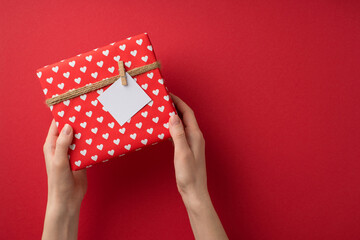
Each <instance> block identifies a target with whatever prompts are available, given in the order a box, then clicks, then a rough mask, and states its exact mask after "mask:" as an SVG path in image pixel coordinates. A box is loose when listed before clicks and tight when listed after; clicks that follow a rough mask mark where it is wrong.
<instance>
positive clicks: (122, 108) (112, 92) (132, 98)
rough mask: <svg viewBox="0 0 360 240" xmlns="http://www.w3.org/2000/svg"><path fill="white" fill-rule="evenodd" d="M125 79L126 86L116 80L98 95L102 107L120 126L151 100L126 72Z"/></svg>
mask: <svg viewBox="0 0 360 240" xmlns="http://www.w3.org/2000/svg"><path fill="white" fill-rule="evenodd" d="M126 79H127V86H123V85H122V84H121V81H120V80H117V81H116V82H114V83H113V84H112V85H111V86H110V87H109V88H108V89H106V91H104V92H103V93H101V94H100V95H99V97H98V99H99V101H100V102H101V104H102V105H103V106H104V108H105V109H106V110H107V111H108V112H109V113H110V114H111V115H112V116H113V117H114V118H115V120H116V121H117V122H118V123H119V124H120V126H122V125H123V124H124V123H125V122H126V121H128V120H129V119H130V118H131V117H132V116H134V115H135V114H136V113H137V112H138V111H140V109H142V108H143V107H144V106H145V105H146V104H148V103H149V102H150V101H151V98H150V97H149V96H148V95H147V94H146V93H145V92H144V90H143V89H142V88H141V87H140V86H139V85H138V84H137V83H136V81H135V80H134V79H133V78H132V77H131V76H130V75H129V74H128V73H126Z"/></svg>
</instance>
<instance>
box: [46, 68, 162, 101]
mask: <svg viewBox="0 0 360 240" xmlns="http://www.w3.org/2000/svg"><path fill="white" fill-rule="evenodd" d="M156 68H160V63H159V62H157V61H156V62H153V63H150V64H147V65H144V66H141V67H137V68H134V69H131V70H129V71H127V73H128V74H129V75H130V76H132V77H133V76H136V75H140V74H143V73H146V72H148V71H151V70H154V69H156ZM119 78H120V75H116V76H113V77H110V78H105V79H102V80H100V81H97V82H95V83H90V84H88V85H86V86H83V87H80V88H77V89H73V90H69V91H68V92H66V93H63V94H60V95H58V96H54V97H52V98H49V99H47V100H46V104H47V105H48V106H49V107H50V106H52V105H55V104H58V103H61V102H63V101H66V100H69V99H72V98H75V97H78V96H81V95H83V94H86V93H88V92H92V91H95V90H97V89H100V88H103V87H106V86H108V85H110V84H112V83H114V82H115V81H117V80H118V79H119Z"/></svg>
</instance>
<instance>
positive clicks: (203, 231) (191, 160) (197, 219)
mask: <svg viewBox="0 0 360 240" xmlns="http://www.w3.org/2000/svg"><path fill="white" fill-rule="evenodd" d="M170 95H171V98H172V100H173V101H174V104H175V106H176V107H177V109H178V110H179V112H180V113H181V115H182V118H183V123H182V121H181V119H180V118H179V116H177V115H174V116H171V117H170V120H169V122H170V128H169V129H170V134H171V137H172V139H173V141H174V145H175V152H174V165H175V175H176V183H177V187H178V190H179V192H180V195H181V197H182V199H183V201H184V204H185V206H186V209H187V212H188V215H189V218H190V224H191V227H192V230H193V233H194V236H195V238H196V239H197V240H199V239H207V240H210V239H228V238H227V236H226V233H225V230H224V228H223V226H222V224H221V222H220V219H219V217H218V216H217V214H216V211H215V209H214V206H213V205H212V202H211V199H210V195H209V192H208V188H207V183H206V164H205V140H204V137H203V135H202V133H201V131H200V129H199V126H198V124H197V121H196V118H195V115H194V112H193V111H192V110H191V108H190V107H189V106H188V105H187V104H186V103H185V102H184V101H182V100H181V99H180V98H179V97H177V96H175V95H174V94H170Z"/></svg>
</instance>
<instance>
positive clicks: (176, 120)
mask: <svg viewBox="0 0 360 240" xmlns="http://www.w3.org/2000/svg"><path fill="white" fill-rule="evenodd" d="M170 123H171V125H173V126H175V125H178V124H179V123H180V118H179V116H178V115H176V114H175V115H173V116H171V118H170Z"/></svg>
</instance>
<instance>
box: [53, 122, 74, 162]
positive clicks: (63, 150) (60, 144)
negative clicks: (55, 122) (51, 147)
mask: <svg viewBox="0 0 360 240" xmlns="http://www.w3.org/2000/svg"><path fill="white" fill-rule="evenodd" d="M72 140H73V129H72V127H71V126H70V125H69V124H65V126H64V127H63V128H62V130H61V132H60V135H59V137H58V138H57V140H56V147H55V159H56V160H57V161H61V162H66V163H68V160H69V159H68V149H69V145H70V144H71V142H72Z"/></svg>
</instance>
